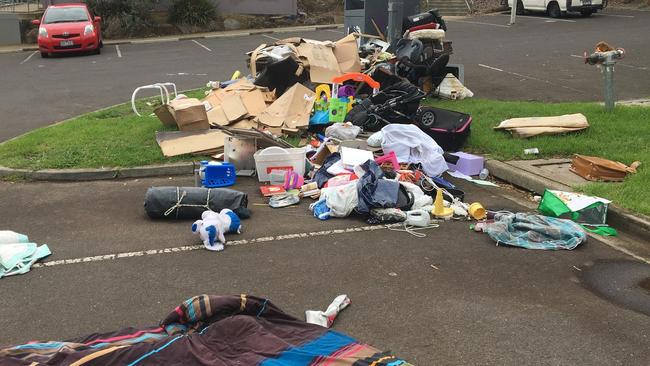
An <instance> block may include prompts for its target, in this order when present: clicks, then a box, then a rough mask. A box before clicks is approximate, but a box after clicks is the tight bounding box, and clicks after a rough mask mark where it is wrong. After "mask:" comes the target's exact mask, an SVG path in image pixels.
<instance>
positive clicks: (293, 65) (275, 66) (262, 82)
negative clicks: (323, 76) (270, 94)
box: [254, 56, 309, 96]
mask: <svg viewBox="0 0 650 366" xmlns="http://www.w3.org/2000/svg"><path fill="white" fill-rule="evenodd" d="M299 69H300V65H298V62H296V60H294V59H293V57H291V56H287V57H285V58H283V59H282V60H279V61H276V62H273V63H271V64H268V65H265V67H264V68H263V70H262V72H260V74H259V75H258V76H257V78H256V79H255V81H254V84H255V85H258V86H265V87H267V88H269V90H275V93H276V95H278V96H280V95H282V94H284V92H285V91H286V90H287V89H289V88H291V87H292V86H293V85H294V84H296V83H303V82H306V81H308V80H309V73H307V72H305V71H302V72H301V73H300V74H299V75H296V73H297V72H299Z"/></svg>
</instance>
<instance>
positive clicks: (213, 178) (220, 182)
mask: <svg viewBox="0 0 650 366" xmlns="http://www.w3.org/2000/svg"><path fill="white" fill-rule="evenodd" d="M201 171H202V173H203V174H202V175H203V177H204V178H203V180H201V184H202V185H203V186H204V187H206V188H219V187H229V186H231V185H233V184H235V180H236V178H237V174H236V172H235V166H234V165H232V164H230V163H218V164H214V163H212V164H208V163H207V162H201Z"/></svg>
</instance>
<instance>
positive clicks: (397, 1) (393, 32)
mask: <svg viewBox="0 0 650 366" xmlns="http://www.w3.org/2000/svg"><path fill="white" fill-rule="evenodd" d="M403 14H404V1H403V0H388V29H387V32H386V33H387V34H386V37H387V38H388V39H387V41H388V43H390V44H393V43H394V42H397V40H398V39H400V38H402V17H403Z"/></svg>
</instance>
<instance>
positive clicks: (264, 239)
mask: <svg viewBox="0 0 650 366" xmlns="http://www.w3.org/2000/svg"><path fill="white" fill-rule="evenodd" d="M401 225H402V224H401V223H400V224H391V225H369V226H357V227H350V228H345V229H334V230H323V231H313V232H306V233H296V234H283V235H276V236H266V237H261V238H254V239H242V240H231V241H228V242H227V243H226V246H239V245H248V244H260V243H271V242H275V241H284V240H291V239H309V238H313V237H319V236H333V235H340V234H351V233H362V232H371V231H378V230H386V229H388V228H392V227H397V226H401ZM200 249H204V246H203V245H185V246H180V247H174V248H163V249H149V250H139V251H135V252H122V253H113V254H104V255H97V256H92V257H82V258H71V259H60V260H55V261H48V262H40V263H35V264H33V265H32V268H40V267H54V266H62V265H68V264H79V263H90V262H104V261H109V260H117V259H124V258H135V257H146V256H150V255H163V254H174V253H182V252H191V251H195V250H200Z"/></svg>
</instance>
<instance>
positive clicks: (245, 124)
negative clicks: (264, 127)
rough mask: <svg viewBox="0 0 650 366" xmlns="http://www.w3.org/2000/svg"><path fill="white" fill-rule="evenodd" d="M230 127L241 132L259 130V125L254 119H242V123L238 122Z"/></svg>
mask: <svg viewBox="0 0 650 366" xmlns="http://www.w3.org/2000/svg"><path fill="white" fill-rule="evenodd" d="M228 127H230V128H236V129H239V130H250V129H251V128H257V127H258V123H257V122H255V120H253V119H242V120H241V121H237V122H235V123H233V124H231V125H230V126H228Z"/></svg>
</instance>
